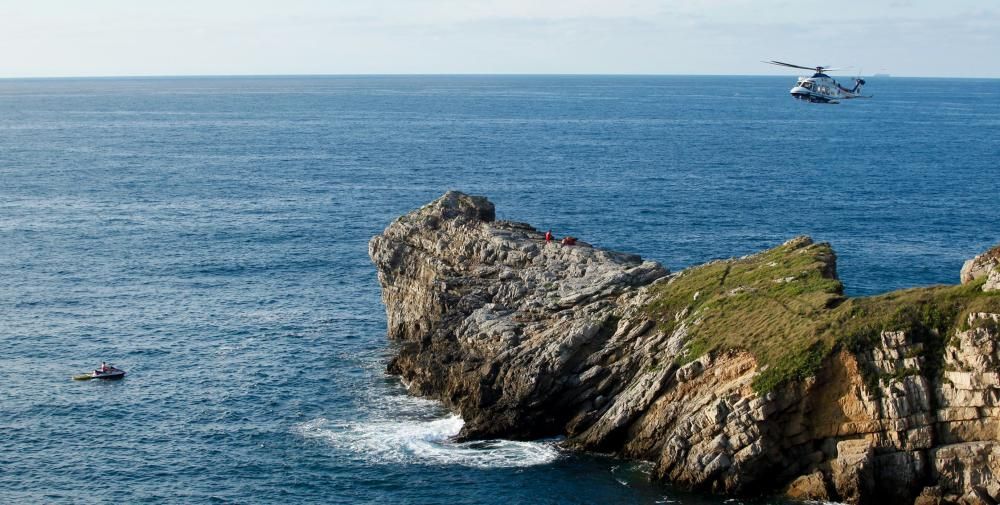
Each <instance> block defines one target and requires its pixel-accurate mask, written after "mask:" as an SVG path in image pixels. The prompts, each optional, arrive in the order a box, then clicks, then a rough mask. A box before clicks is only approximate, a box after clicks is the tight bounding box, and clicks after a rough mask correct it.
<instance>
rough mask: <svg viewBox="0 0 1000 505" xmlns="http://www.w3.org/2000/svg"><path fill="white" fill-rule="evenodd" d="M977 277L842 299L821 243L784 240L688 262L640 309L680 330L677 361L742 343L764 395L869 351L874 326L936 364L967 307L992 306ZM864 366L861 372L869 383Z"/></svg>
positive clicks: (992, 296)
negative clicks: (910, 342)
mask: <svg viewBox="0 0 1000 505" xmlns="http://www.w3.org/2000/svg"><path fill="white" fill-rule="evenodd" d="M984 282H985V279H979V280H977V281H974V282H971V283H969V284H965V285H957V286H932V287H926V288H915V289H906V290H901V291H895V292H891V293H887V294H884V295H878V296H872V297H858V298H848V297H845V296H844V295H843V285H842V284H841V283H840V281H839V280H838V279H837V275H836V257H835V255H834V253H833V250H832V249H831V248H830V246H829V244H825V243H822V244H814V243H812V241H811V240H810V239H808V238H805V237H802V238H797V239H793V240H791V241H789V242H786V243H785V244H782V245H781V246H779V247H776V248H774V249H770V250H768V251H764V252H762V253H759V254H755V255H752V256H747V257H743V258H736V259H732V260H726V261H715V262H711V263H708V264H705V265H700V266H697V267H692V268H690V269H687V270H684V271H682V272H680V273H679V274H677V275H675V276H674V277H673V278H671V280H670V281H669V282H666V283H662V284H660V285H658V286H656V287H654V288H653V289H654V290H655V292H654V296H653V299H652V301H651V302H650V303H649V304H648V305H647V308H646V309H647V312H648V314H649V316H650V317H651V318H652V319H654V320H655V321H657V322H658V324H659V326H660V328H661V329H662V330H663V331H665V332H673V331H676V330H678V329H681V328H682V326H683V328H682V329H683V330H685V331H686V332H687V334H688V340H687V344H686V345H685V350H684V353H683V354H682V355H681V356H680V357H678V358H676V361H678V362H679V364H684V363H687V362H690V361H693V360H695V359H697V358H699V357H700V356H702V355H704V354H706V353H717V352H724V351H730V350H745V351H748V352H750V353H751V354H753V356H754V358H755V359H756V360H757V363H758V366H759V369H760V370H761V373H760V374H758V375H757V377H756V378H755V379H754V382H753V388H754V390H755V391H757V392H758V393H765V392H767V391H770V390H772V389H774V388H775V387H777V386H779V385H781V384H783V383H786V382H788V381H792V380H800V379H805V378H808V377H811V376H813V375H814V374H815V373H816V371H817V370H819V368H820V366H821V364H822V362H823V360H824V359H825V358H826V357H827V356H828V355H829V354H830V353H831V352H832V351H834V350H836V349H840V348H846V349H848V350H851V351H853V352H861V351H864V350H867V349H869V348H870V347H871V346H872V345H875V344H876V343H877V340H878V338H879V335H880V334H881V333H882V332H883V331H896V330H904V331H907V332H908V333H909V334H911V335H913V336H914V338H916V339H917V340H918V341H920V342H922V343H923V346H922V351H921V352H922V353H923V357H924V358H925V362H926V363H927V366H926V367H925V368H926V370H927V371H928V373H938V372H940V371H941V365H940V363H941V356H942V353H943V350H944V346H945V345H946V343H947V342H948V339H949V338H951V337H952V336H953V335H954V333H955V332H956V331H960V330H963V329H965V328H964V327H963V324H964V321H966V320H967V316H968V314H969V313H971V312H998V311H1000V293H998V292H995V291H994V292H984V291H983V290H982V289H981V287H982V284H983V283H984ZM880 378H881V377H879V376H878V375H877V374H875V373H874V372H872V373H869V374H868V375H867V377H866V379H867V380H869V381H872V382H874V381H877V380H879V379H880Z"/></svg>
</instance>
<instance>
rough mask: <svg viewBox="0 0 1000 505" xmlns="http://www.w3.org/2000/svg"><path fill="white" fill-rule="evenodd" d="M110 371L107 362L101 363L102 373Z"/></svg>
mask: <svg viewBox="0 0 1000 505" xmlns="http://www.w3.org/2000/svg"><path fill="white" fill-rule="evenodd" d="M108 370H110V367H108V364H107V363H105V362H103V361H102V362H101V371H102V372H107V371H108Z"/></svg>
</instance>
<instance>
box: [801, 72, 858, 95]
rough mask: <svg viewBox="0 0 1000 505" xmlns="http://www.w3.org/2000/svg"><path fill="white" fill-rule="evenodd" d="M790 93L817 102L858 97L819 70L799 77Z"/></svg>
mask: <svg viewBox="0 0 1000 505" xmlns="http://www.w3.org/2000/svg"><path fill="white" fill-rule="evenodd" d="M858 89H859V86H856V87H855V90H858ZM790 93H791V94H792V96H793V97H795V98H797V99H799V100H808V101H810V102H819V103H839V101H840V100H844V99H848V98H857V97H858V94H856V93H855V92H853V91H852V90H849V89H847V88H845V87H843V86H841V85H840V84H839V83H837V81H835V80H833V78H832V77H830V76H828V75H826V74H824V73H821V72H817V73H815V74H813V76H812V77H799V80H798V82H796V83H795V87H793V88H792V89H791V91H790Z"/></svg>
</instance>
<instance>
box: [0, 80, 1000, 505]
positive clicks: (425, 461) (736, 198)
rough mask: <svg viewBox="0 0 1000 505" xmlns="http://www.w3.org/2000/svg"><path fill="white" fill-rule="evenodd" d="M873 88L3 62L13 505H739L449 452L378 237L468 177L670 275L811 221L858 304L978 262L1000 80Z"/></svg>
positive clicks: (489, 446)
mask: <svg viewBox="0 0 1000 505" xmlns="http://www.w3.org/2000/svg"><path fill="white" fill-rule="evenodd" d="M872 81H873V82H871V83H870V85H869V86H868V88H867V90H868V91H870V92H872V93H874V95H875V98H874V99H872V100H867V101H862V100H856V101H853V102H848V103H844V104H841V105H833V106H830V105H812V104H804V103H799V102H796V101H794V100H792V99H791V98H789V96H788V94H787V89H788V88H789V87H790V86H791V84H792V83H793V80H792V78H762V77H751V78H745V77H330V78H325V77H324V78H180V79H90V80H4V81H0V345H2V347H0V349H2V359H3V365H4V366H3V368H2V372H0V378H2V386H0V454H3V455H4V457H3V458H0V502H4V503H11V502H21V501H27V502H54V503H59V502H67V503H69V502H74V503H79V502H96V501H99V500H104V499H118V500H121V501H124V502H130V503H137V502H172V503H198V502H243V503H249V502H253V503H274V502H287V503H315V502H322V503H348V502H370V503H385V502H393V503H481V504H507V503H654V502H664V501H667V500H681V501H683V502H684V503H720V502H721V501H722V499H720V498H699V497H696V496H689V495H681V494H678V493H676V492H674V491H672V490H670V489H668V488H666V487H661V486H655V485H650V484H648V483H647V482H646V478H645V472H646V471H647V468H646V467H645V466H643V465H641V464H633V463H628V462H623V461H617V460H614V459H608V458H602V457H598V456H585V455H574V454H568V453H565V452H562V451H561V450H559V449H558V447H557V445H556V444H555V442H553V441H542V442H537V443H516V442H504V441H494V442H487V443H478V444H466V445H457V444H453V443H450V442H448V440H447V437H448V436H449V435H450V434H453V433H455V432H457V430H458V428H459V427H460V425H461V420H459V419H457V418H454V417H451V416H449V414H448V413H447V412H445V411H443V410H442V409H441V408H440V407H439V406H437V405H436V404H435V403H433V402H429V401H425V400H417V399H411V398H409V397H407V396H406V395H405V394H404V390H403V388H402V386H400V385H399V383H398V381H396V380H395V379H393V378H391V377H387V376H385V375H384V374H383V372H382V370H383V368H384V363H385V360H386V356H387V355H388V354H389V352H390V349H389V346H388V344H387V343H386V341H385V339H384V324H385V322H384V314H383V308H382V306H381V304H380V302H379V290H378V285H377V283H376V279H375V273H374V271H373V268H372V267H371V265H370V263H369V261H368V258H367V255H366V243H367V241H368V239H369V238H370V237H371V236H372V235H374V234H375V233H377V232H379V231H380V230H381V229H382V228H384V227H385V226H386V224H387V223H388V222H389V221H390V220H391V219H393V218H394V217H395V216H397V215H399V214H402V213H405V212H407V211H409V210H411V209H413V208H415V207H417V206H419V205H421V204H423V203H426V202H427V201H430V200H431V199H433V198H435V197H437V196H439V195H440V194H442V193H443V192H444V191H446V190H448V189H459V190H463V191H466V192H471V193H478V194H485V195H488V196H489V197H490V198H491V199H492V200H493V201H494V202H495V203H496V204H497V208H498V214H499V215H500V217H501V218H507V219H515V220H521V221H528V222H531V223H533V224H535V225H537V226H540V227H544V228H552V229H553V230H555V231H556V233H558V234H563V233H570V234H573V235H576V236H579V237H581V238H583V239H585V240H587V241H590V242H594V243H596V244H598V245H601V246H606V247H612V248H616V249H620V250H626V251H631V252H637V253H640V254H642V255H643V256H646V257H650V258H654V259H657V260H660V261H662V262H663V263H664V264H665V265H667V266H668V267H670V268H672V269H679V268H681V267H684V266H687V265H691V264H695V263H700V262H703V261H707V260H710V259H713V258H718V257H729V256H733V255H742V254H746V253H749V252H752V251H755V250H758V249H761V248H764V247H769V246H772V245H774V244H776V243H779V242H781V241H783V240H785V239H787V238H789V237H792V236H794V235H797V234H803V233H806V234H810V235H812V236H813V237H815V238H816V239H818V240H824V241H830V242H832V243H833V244H834V247H835V248H836V250H837V251H838V254H839V256H840V273H841V277H842V279H843V280H844V282H845V284H846V286H847V290H848V291H849V292H850V293H851V294H855V295H864V294H872V293H878V292H882V291H887V290H891V289H896V288H902V287H907V286H915V285H924V284H930V283H952V282H955V281H957V278H958V270H959V268H960V267H961V263H962V261H963V260H964V259H965V258H967V257H970V256H972V255H973V254H975V253H977V252H979V251H981V250H983V249H985V248H986V247H987V246H989V245H991V244H994V243H996V242H1000V221H998V219H997V217H998V215H997V214H998V213H997V201H998V199H997V195H998V194H1000V182H998V181H1000V178H998V173H997V170H998V167H997V163H998V159H1000V157H998V154H1000V119H998V118H1000V81H997V80H940V79H934V80H931V79H896V78H893V79H887V80H872ZM101 360H109V361H113V362H115V363H117V364H118V365H120V366H122V367H123V368H125V369H127V370H128V371H129V376H128V377H127V378H126V379H125V380H124V381H121V382H118V383H95V382H73V381H70V380H69V377H70V376H71V375H72V374H74V373H79V372H81V371H85V370H86V369H88V368H92V367H93V366H94V365H96V364H97V363H99V362H100V361H101Z"/></svg>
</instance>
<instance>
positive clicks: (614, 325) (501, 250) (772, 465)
mask: <svg viewBox="0 0 1000 505" xmlns="http://www.w3.org/2000/svg"><path fill="white" fill-rule="evenodd" d="M997 250H1000V249H994V250H991V251H988V252H987V253H984V255H980V256H979V257H977V258H975V259H974V260H970V262H969V263H968V264H967V266H966V268H963V275H962V280H963V284H961V285H957V286H935V287H929V288H919V289H910V290H903V291H898V292H893V293H888V294H885V295H880V296H876V297H867V298H848V297H845V296H844V295H843V289H842V285H841V283H840V281H839V280H838V279H837V273H836V256H835V254H834V253H833V250H832V249H831V248H830V246H829V245H828V244H816V243H813V242H812V240H810V239H809V238H807V237H799V238H795V239H792V240H790V241H788V242H786V243H785V244H782V245H780V246H778V247H775V248H773V249H770V250H767V251H763V252H761V253H758V254H755V255H751V256H746V257H742V258H734V259H731V260H726V261H715V262H711V263H708V264H705V265H700V266H697V267H692V268H689V269H686V270H684V271H682V272H679V273H675V274H671V273H670V272H669V271H668V270H667V269H665V268H664V267H663V266H661V265H660V264H658V263H656V262H652V261H643V260H642V259H641V258H639V257H638V256H635V255H630V254H623V253H617V252H613V251H606V250H602V249H598V248H594V247H591V246H590V245H589V244H586V243H583V242H577V244H576V245H572V246H569V245H561V244H559V243H555V242H551V243H549V242H546V241H545V240H544V235H543V233H541V232H539V231H538V230H535V229H534V228H532V227H531V226H529V225H527V224H523V223H515V222H506V221H497V220H496V219H495V210H494V206H493V204H492V203H490V202H489V201H488V200H486V199H485V198H483V197H473V196H468V195H465V194H462V193H458V192H449V193H446V194H445V195H444V196H442V197H441V198H439V199H437V200H435V201H434V202H432V203H430V204H428V205H426V206H424V207H422V208H420V209H418V210H416V211H413V212H411V213H409V214H407V215H405V216H402V217H400V218H399V219H397V220H396V221H395V222H393V223H392V224H391V225H389V227H388V228H386V230H385V231H384V232H383V233H382V234H381V235H378V236H376V237H374V238H373V239H372V240H371V242H370V244H369V254H370V256H371V258H372V260H373V261H374V263H375V265H376V268H377V270H378V277H379V282H380V283H381V285H382V299H383V302H384V303H385V306H386V312H387V316H388V336H389V338H390V339H392V340H394V341H396V342H398V347H397V353H396V356H395V357H394V358H393V359H392V361H391V362H390V364H389V370H390V372H392V373H394V374H398V375H400V376H401V377H402V379H403V380H404V381H405V382H406V383H407V384H408V386H409V389H410V391H411V392H412V393H414V394H418V395H423V396H430V397H435V398H438V399H440V400H441V401H443V402H444V403H445V404H447V405H448V406H449V407H450V408H452V409H454V410H456V411H458V412H459V413H460V414H461V415H462V417H463V418H464V419H465V420H466V424H465V426H464V428H463V430H462V433H461V435H460V436H461V437H463V438H493V437H504V438H521V439H530V438H538V437H545V436H551V435H565V436H566V437H567V438H566V442H565V443H566V445H567V446H570V447H574V448H579V449H583V450H596V451H602V452H613V453H615V454H619V455H622V456H625V457H632V458H639V459H645V460H649V461H653V462H654V463H655V469H654V476H655V477H656V478H660V479H665V480H669V481H671V482H673V483H675V484H677V485H680V486H683V487H687V488H690V489H695V490H703V491H711V492H718V493H741V494H754V493H773V492H784V493H786V494H787V495H788V496H789V497H792V498H796V499H817V500H840V501H845V502H849V503H881V502H884V501H886V500H891V501H892V502H900V503H903V502H906V503H914V502H916V503H921V504H930V503H994V502H995V501H997V500H1000V442H998V438H1000V347H998V345H997V339H998V337H1000V329H998V327H1000V290H998V286H997V282H996V279H997V275H998V274H997V272H1000V270H998V269H1000V266H998V263H1000V261H998V258H1000V255H998V254H995V252H996V251H997Z"/></svg>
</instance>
